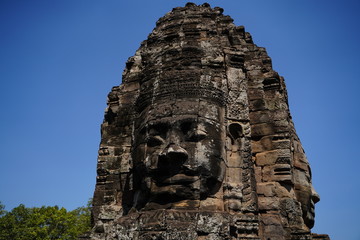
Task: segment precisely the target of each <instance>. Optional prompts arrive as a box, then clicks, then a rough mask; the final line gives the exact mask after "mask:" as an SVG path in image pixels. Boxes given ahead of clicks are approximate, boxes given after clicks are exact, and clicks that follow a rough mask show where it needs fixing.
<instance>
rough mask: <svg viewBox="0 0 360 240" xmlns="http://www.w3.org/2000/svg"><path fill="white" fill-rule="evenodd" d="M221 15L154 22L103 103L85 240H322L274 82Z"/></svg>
mask: <svg viewBox="0 0 360 240" xmlns="http://www.w3.org/2000/svg"><path fill="white" fill-rule="evenodd" d="M222 12H223V10H222V9H221V8H218V7H215V8H211V7H210V5H209V4H206V3H205V4H202V5H199V6H198V5H196V4H192V3H188V4H186V6H185V7H178V8H174V9H173V10H172V11H171V12H169V13H168V14H166V15H165V16H164V17H162V18H160V19H159V21H158V22H157V23H156V27H155V29H154V30H153V32H152V33H151V34H150V35H149V37H148V39H147V40H146V41H144V42H143V43H142V44H141V47H140V48H139V49H138V51H137V52H136V54H135V55H134V56H133V57H131V58H129V60H128V61H127V63H126V68H125V70H124V73H123V81H122V84H121V85H120V86H118V87H114V88H113V89H112V91H111V92H110V94H109V96H108V108H107V109H106V112H105V120H104V122H103V124H102V128H101V130H102V139H101V143H100V150H99V158H98V167H97V174H98V177H97V183H96V189H95V194H94V200H93V223H94V228H93V230H92V232H91V236H90V239H93V240H100V239H106V240H110V239H180V240H181V239H189V240H194V239H198V240H203V239H261V240H275V239H276V240H279V239H292V240H295V239H299V240H300V239H301V240H303V239H309V240H310V239H329V238H328V236H327V235H318V234H313V233H311V231H310V230H311V228H312V227H313V225H314V204H315V203H316V202H317V201H319V195H318V194H317V193H316V192H315V190H314V188H313V186H312V183H311V172H310V167H309V163H308V161H307V159H306V156H305V154H304V151H303V149H302V146H301V143H300V141H299V139H298V137H297V135H296V133H295V129H294V126H293V123H292V120H291V116H290V112H289V107H288V102H287V93H286V87H285V83H284V80H283V78H282V77H280V76H279V75H278V74H277V73H276V72H275V71H274V70H273V69H272V66H271V59H270V58H269V57H268V55H267V54H266V51H265V49H264V48H260V47H257V46H256V45H255V44H254V43H253V41H252V39H251V36H250V34H249V33H247V32H245V30H244V27H242V26H240V27H237V26H235V25H234V24H233V20H232V19H231V18H230V17H229V16H225V15H223V14H222Z"/></svg>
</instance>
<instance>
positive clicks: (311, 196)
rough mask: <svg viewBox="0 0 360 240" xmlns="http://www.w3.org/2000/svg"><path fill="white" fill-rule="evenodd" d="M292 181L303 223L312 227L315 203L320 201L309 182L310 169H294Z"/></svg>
mask: <svg viewBox="0 0 360 240" xmlns="http://www.w3.org/2000/svg"><path fill="white" fill-rule="evenodd" d="M294 183H295V194H296V198H297V200H298V201H299V202H300V203H301V210H302V213H303V219H304V223H305V225H306V226H307V227H309V228H312V227H313V226H314V219H315V204H316V203H317V202H319V201H320V196H319V194H318V193H317V192H316V191H315V189H314V187H313V185H312V184H311V174H310V170H308V171H302V170H299V169H295V170H294Z"/></svg>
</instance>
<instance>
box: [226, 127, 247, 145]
mask: <svg viewBox="0 0 360 240" xmlns="http://www.w3.org/2000/svg"><path fill="white" fill-rule="evenodd" d="M228 132H229V135H230V137H231V144H234V142H235V141H236V140H238V139H239V138H241V137H243V136H244V133H243V128H242V127H241V125H240V124H238V123H231V124H230V125H229V127H228Z"/></svg>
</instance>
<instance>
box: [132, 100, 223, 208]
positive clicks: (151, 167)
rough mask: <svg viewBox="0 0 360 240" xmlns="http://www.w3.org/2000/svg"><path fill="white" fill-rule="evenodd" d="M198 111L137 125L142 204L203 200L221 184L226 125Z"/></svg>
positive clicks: (136, 147)
mask: <svg viewBox="0 0 360 240" xmlns="http://www.w3.org/2000/svg"><path fill="white" fill-rule="evenodd" d="M158 108H159V109H160V108H161V109H163V108H164V104H163V106H158ZM170 108H171V107H170ZM209 109H211V108H209ZM217 110H218V109H217ZM199 115H200V114H197V115H194V114H189V115H173V116H164V117H160V118H155V119H151V120H147V121H145V122H144V123H143V124H142V125H141V127H140V128H139V133H138V134H137V136H135V147H134V151H133V159H134V164H135V169H136V170H137V171H136V173H137V177H136V178H137V179H138V181H139V183H138V185H139V186H140V185H141V187H140V188H141V190H140V193H139V196H140V198H142V199H140V201H142V202H143V203H142V204H140V205H145V204H146V203H149V202H153V203H158V204H162V205H163V204H167V203H172V202H178V201H181V200H200V199H205V198H207V197H208V196H209V195H211V194H214V193H216V192H217V190H218V189H219V187H220V186H221V183H222V181H223V178H224V172H225V165H224V146H223V142H224V141H223V135H224V133H223V124H221V122H220V120H219V121H214V120H212V119H209V118H206V117H204V116H199ZM203 115H206V114H203Z"/></svg>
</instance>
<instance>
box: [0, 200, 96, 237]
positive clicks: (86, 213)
mask: <svg viewBox="0 0 360 240" xmlns="http://www.w3.org/2000/svg"><path fill="white" fill-rule="evenodd" d="M90 227H91V226H90V204H88V206H87V207H79V208H77V209H75V210H73V211H67V210H66V209H65V208H59V207H58V206H55V207H45V206H43V207H40V208H36V207H35V208H26V207H25V206H24V205H23V204H20V205H19V206H18V207H16V208H14V209H13V210H12V211H10V212H6V211H4V206H3V205H2V204H1V202H0V240H55V239H56V240H73V239H74V240H75V239H77V237H78V236H79V235H81V234H83V233H85V232H87V231H89V230H90Z"/></svg>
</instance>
